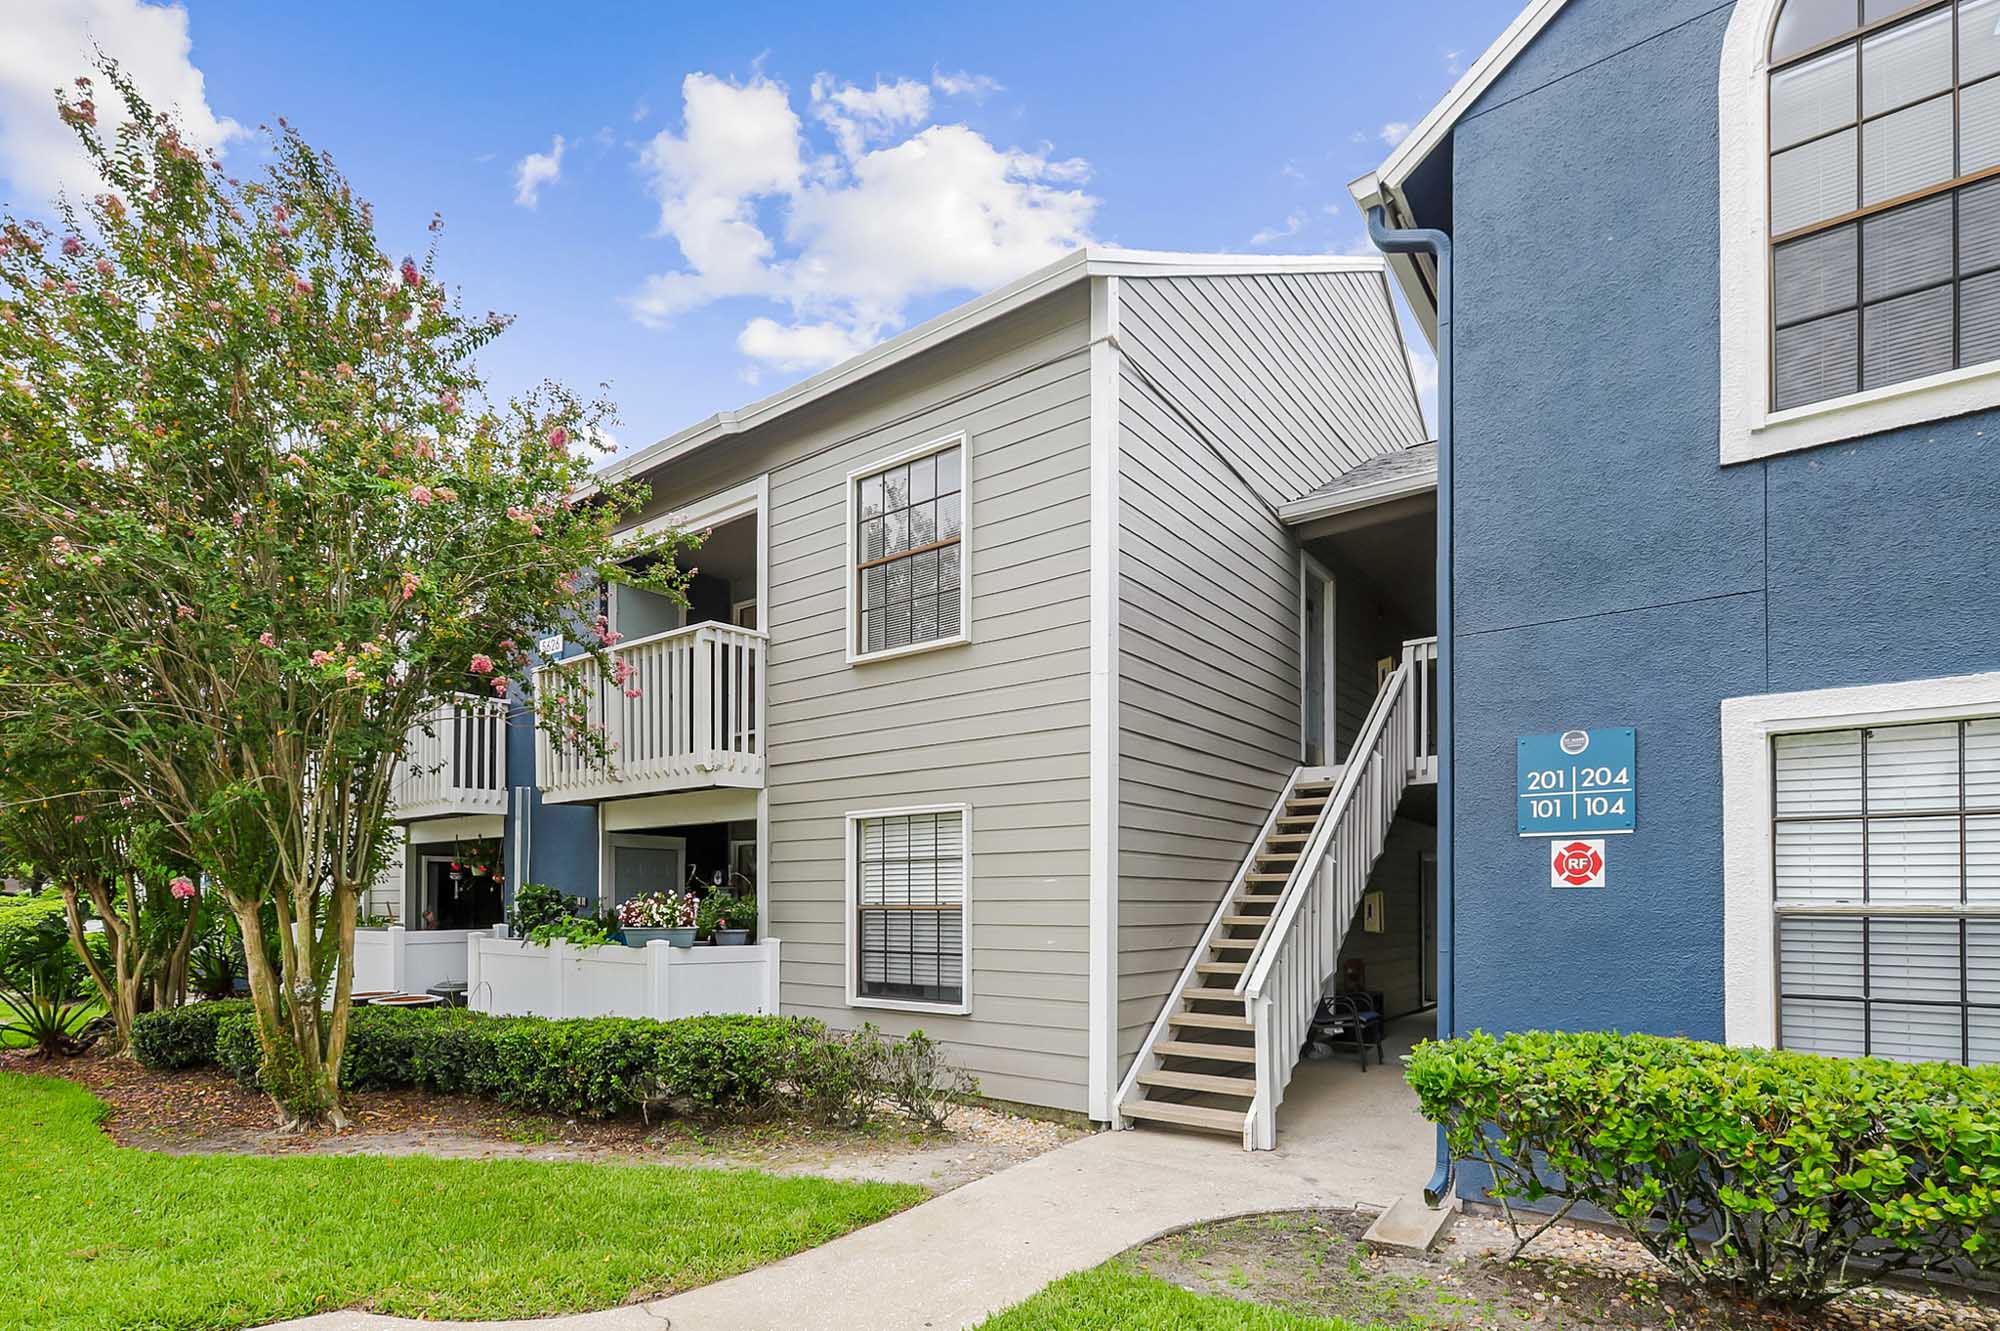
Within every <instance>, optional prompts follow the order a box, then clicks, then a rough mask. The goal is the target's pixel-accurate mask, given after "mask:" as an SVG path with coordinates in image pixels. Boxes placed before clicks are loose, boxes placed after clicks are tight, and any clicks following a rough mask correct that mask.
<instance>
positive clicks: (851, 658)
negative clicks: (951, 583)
mask: <svg viewBox="0 0 2000 1331" xmlns="http://www.w3.org/2000/svg"><path fill="white" fill-rule="evenodd" d="M953 445H957V446H958V450H959V454H958V466H959V472H958V496H959V497H958V521H959V533H958V632H957V633H955V634H953V635H952V636H951V637H949V638H934V639H932V640H931V641H929V642H913V643H911V644H910V645H909V646H907V647H890V648H887V649H886V650H883V651H879V652H866V651H862V650H861V649H860V645H859V644H860V642H861V576H860V570H859V569H857V568H856V567H855V563H856V560H857V559H858V558H859V552H858V551H857V550H856V549H855V528H856V525H857V523H858V521H859V517H860V515H859V513H858V512H857V511H856V510H857V507H858V505H857V502H856V496H857V494H858V492H859V489H860V482H861V479H862V477H864V476H873V475H874V474H875V473H876V472H878V471H887V470H888V469H889V468H890V467H900V466H902V465H903V464H904V463H905V462H914V461H916V460H917V459H918V458H921V457H928V456H930V455H931V454H932V453H942V452H943V451H944V450H945V449H947V448H950V447H952V446H953ZM843 511H844V512H845V513H846V514H847V539H846V542H845V546H844V548H845V550H846V552H847V664H849V665H862V664H864V663H866V662H870V661H892V660H895V659H896V658H897V657H902V656H915V655H916V654H917V653H919V652H934V651H937V650H938V649H939V648H941V647H960V646H963V645H964V644H966V643H969V642H971V641H972V436H971V434H969V433H968V432H966V431H964V430H955V431H953V432H952V433H950V434H947V435H942V436H940V437H938V438H936V439H933V440H931V441H929V442H928V443H923V444H918V445H917V446H916V447H915V448H906V449H904V450H903V451H902V452H900V453H892V454H890V455H889V456H888V457H885V458H878V459H877V460H875V461H873V462H870V463H869V464H868V465H866V466H864V467H856V468H855V469H854V470H853V471H850V472H848V473H847V502H846V504H845V505H843Z"/></svg>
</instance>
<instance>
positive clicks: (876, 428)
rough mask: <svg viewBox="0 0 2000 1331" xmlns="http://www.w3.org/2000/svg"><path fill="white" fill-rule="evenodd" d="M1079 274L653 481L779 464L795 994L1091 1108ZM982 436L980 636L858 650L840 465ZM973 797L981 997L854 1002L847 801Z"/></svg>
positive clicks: (774, 640)
mask: <svg viewBox="0 0 2000 1331" xmlns="http://www.w3.org/2000/svg"><path fill="white" fill-rule="evenodd" d="M1088 323H1089V318H1088V304H1087V300H1086V292H1085V288H1084V287H1083V286H1082V285H1081V284H1079V285H1077V286H1075V287H1073V288H1071V289H1069V290H1068V291H1065V292H1063V293H1060V294H1058V295H1056V296H1054V297H1051V298H1050V299H1047V300H1044V301H1041V302H1038V303H1036V304H1034V305H1031V306H1029V307H1027V308H1025V309H1024V310H1022V311H1020V312H1019V313H1017V314H1014V315H1010V316H1008V317H1007V318H1005V319H1003V320H1001V321H998V322H996V323H995V324H994V325H992V326H991V327H989V328H987V329H984V330H981V331H979V332H977V333H974V334H970V335H968V336H967V337H964V338H959V339H956V340H954V341H953V342H950V343H947V344H945V345H944V346H942V347H940V348H938V349H937V350H936V351H933V352H929V353H926V354H925V355H924V356H922V357H920V358H918V359H917V360H915V361H913V362H911V363H910V364H908V365H906V366H902V367H899V368H898V369H896V370H893V371H889V372H886V373H884V374H882V375H879V376H876V377H875V378H874V379H871V380H869V381H867V382H865V383H862V384H859V385H857V386H856V387H855V388H853V389H851V390H849V391H847V392H844V393H842V394H840V395H838V396H836V397H835V398H833V399H830V400H829V401H828V402H826V403H823V404H821V405H819V406H816V407H813V408H810V409H807V410H806V411H803V412H799V413H796V414H795V415H794V416H793V417H789V418H786V419H784V420H781V421H779V422H777V423H775V424H774V425H773V426H771V427H769V428H767V429H765V430H761V431H758V432H755V433H752V434H749V435H746V436H744V437H743V438H741V439H739V440H735V441H732V442H730V443H728V444H725V445H721V446H718V447H716V448H713V449H710V450H707V452H708V453H711V454H715V455H716V456H715V457H712V458H711V457H707V456H697V457H695V458H690V459H688V460H687V461H686V462H685V463H682V464H677V465H674V466H670V467H668V468H665V469H662V470H661V471H660V472H657V473H655V476H654V485H655V495H656V497H655V501H654V503H653V505H652V508H653V510H654V511H657V512H670V511H672V510H673V509H675V508H679V507H683V506H685V505H687V504H689V503H692V502H693V501H695V500H696V499H698V498H699V497H700V496H702V495H704V494H707V493H712V492H714V491H716V490H719V489H722V488H724V487H726V486H729V485H733V484H737V483H740V482H741V481H744V480H747V479H750V478H752V477H754V476H756V475H757V474H759V473H760V472H763V471H766V470H768V471H769V473H770V514H769V517H770V524H771V530H770V552H771V569H770V598H769V599H770V604H769V605H768V606H767V607H765V609H764V626H765V628H766V629H767V631H768V632H769V633H770V636H771V646H770V664H769V674H768V698H769V723H768V727H767V731H768V734H767V754H768V763H769V766H768V781H769V786H770V847H771V848H770V860H771V863H770V865H769V866H768V868H767V871H766V872H767V876H768V877H769V879H770V883H769V891H770V900H771V910H770V916H771V918H770V920H769V928H770V932H771V933H772V934H773V935H774V936H775V937H778V938H780V939H782V940H783V942H784V962H783V966H782V968H781V976H780V979H781V986H782V1001H783V1005H784V1010H785V1011H786V1012H790V1013H796V1014H799V1015H804V1016H811V1017H817V1018H819V1019H821V1020H823V1021H826V1022H827V1023H828V1024H829V1025H833V1026H836V1027H841V1028H853V1027H856V1026H859V1025H860V1024H861V1023H862V1022H863V1021H872V1022H874V1023H875V1024H876V1025H878V1026H880V1027H881V1028H883V1029H884V1030H885V1031H889V1032H892V1033H904V1032H907V1031H909V1030H912V1029H917V1028H921V1029H923V1030H925V1031H926V1032H928V1033H929V1034H931V1035H932V1036H934V1037H936V1038H938V1039H940V1040H943V1041H945V1042H946V1043H947V1045H948V1046H949V1047H950V1048H951V1050H952V1052H953V1054H954V1055H955V1056H956V1057H957V1059H958V1060H959V1061H960V1062H961V1063H963V1064H964V1065H965V1066H966V1067H968V1068H969V1069H971V1070H972V1071H973V1072H974V1073H975V1074H976V1075H978V1077H979V1078H980V1081H981V1085H982V1089H983V1090H984V1091H985V1092H986V1093H987V1094H989V1095H994V1096H998V1097H1001V1098H1003V1099H1012V1100H1020V1101H1025V1102H1030V1103H1035V1104H1044V1105H1053V1106H1058V1107H1062V1108H1067V1109H1082V1108H1083V1107H1084V1105H1085V1087H1084V1083H1085V1075H1086V1069H1087V1045H1086V1030H1087V1015H1088V1011H1089V1000H1088V981H1087V975H1088V964H1089V871H1090V866H1089V841H1090V827H1089V819H1090V804H1089V799H1090V736H1089V720H1090V683H1089V674H1088V672H1089V666H1090V588H1089V581H1090V447H1089V443H1090V390H1089V381H1088V374H1087V370H1088V359H1089V358H1088V356H1087V355H1086V354H1085V352H1084V345H1085V343H1086V342H1087V340H1088ZM957 430H965V431H967V432H968V433H969V434H970V436H971V440H972V444H971V451H970V457H969V473H968V474H969V476H970V478H971V511H972V520H971V529H970V530H971V544H972V621H971V623H972V639H973V640H972V642H971V643H969V644H967V645H965V646H960V647H948V648H942V649H939V650H937V651H932V652H924V653H919V654H916V655H912V656H908V657H904V658H901V659H897V660H890V661H880V662H872V663H864V664H861V665H853V666H850V665H849V664H848V663H847V660H846V652H845V643H846V637H845V635H846V633H847V605H846V597H847V587H846V566H845V560H846V533H845V530H844V528H845V522H846V478H847V475H848V473H849V472H850V471H852V470H854V469H856V468H858V467H862V466H866V465H867V464H869V463H870V462H873V461H875V460H877V459H879V458H884V457H887V456H889V455H891V454H893V453H897V452H901V451H903V450H905V449H907V448H910V447H912V446H914V445H917V444H921V443H924V442H926V441H927V440H930V439H935V438H938V437H940V436H942V435H944V434H948V433H951V432H954V431H957ZM957 803H964V804H969V805H971V806H972V824H973V837H972V884H971V907H970V913H971V928H970V931H969V939H970V944H971V948H972V971H973V975H972V990H973V992H972V998H971V1006H972V1013H971V1015H970V1016H966V1017H959V1016H949V1015H934V1014H931V1013H922V1014H914V1013H903V1012H897V1011H891V1010H883V1009H875V1008H853V1007H849V1006H848V1005H847V1002H846V940H847V927H848V921H847V918H846V905H845V891H846V888H845V873H844V865H843V862H842V857H843V855H844V853H845V841H844V836H845V816H846V814H847V813H848V812H849V811H852V810H861V809H871V808H890V807H901V806H908V805H922V804H957Z"/></svg>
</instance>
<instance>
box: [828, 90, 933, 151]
mask: <svg viewBox="0 0 2000 1331" xmlns="http://www.w3.org/2000/svg"><path fill="white" fill-rule="evenodd" d="M812 111H813V118H814V119H816V120H818V121H819V122H820V123H821V124H823V125H825V126H826V127H827V128H828V129H830V130H832V131H833V136H834V138H835V139H837V140H838V141H839V143H840V151H841V153H842V155H844V156H845V157H846V158H847V159H848V160H849V161H852V160H853V159H855V158H856V157H859V156H860V155H861V154H862V152H863V151H864V150H865V149H866V148H867V146H868V145H869V144H870V143H872V142H875V141H877V140H880V139H886V138H890V137H892V136H893V135H895V133H896V132H897V131H898V130H901V129H903V128H904V127H905V126H908V125H917V124H921V123H923V121H925V120H926V119H928V118H929V117H930V113H931V90H930V88H929V86H928V85H926V84H922V83H918V82H917V81H915V80H914V79H898V80H896V82H894V83H884V82H882V80H881V79H879V78H878V79H876V80H875V86H874V87H873V88H858V87H856V86H855V85H853V84H851V83H842V84H836V83H835V82H834V80H833V75H831V74H816V75H814V76H813V81H812Z"/></svg>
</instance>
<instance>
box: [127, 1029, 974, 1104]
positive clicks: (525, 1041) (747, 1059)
mask: <svg viewBox="0 0 2000 1331" xmlns="http://www.w3.org/2000/svg"><path fill="white" fill-rule="evenodd" d="M204 1008H207V1009H222V1012H221V1013H220V1014H219V1020H211V1022H210V1024H209V1027H208V1029H207V1031H206V1032H205V1034H206V1039H205V1040H204V1039H203V1038H201V1036H200V1035H198V1034H195V1033H193V1032H192V1031H189V1032H187V1033H184V1034H183V1033H181V1032H180V1031H178V1030H176V1031H175V1032H173V1033H171V1034H170V1033H169V1032H168V1031H157V1032H156V1031H155V1030H154V1027H155V1026H156V1025H159V1024H161V1019H163V1018H167V1019H172V1018H176V1017H180V1014H181V1013H196V1012H199V1011H201V1010H202V1009H204ZM188 1024H189V1023H188V1020H187V1018H185V1017H182V1018H181V1026H182V1027H185V1026H187V1025H188ZM141 1025H142V1027H143V1028H145V1030H146V1035H145V1037H144V1040H145V1045H144V1048H145V1049H147V1050H154V1051H157V1052H151V1053H148V1052H142V1053H141V1057H142V1058H143V1059H145V1060H146V1061H147V1062H148V1063H149V1064H150V1065H151V1066H156V1067H186V1066H190V1061H189V1060H194V1059H196V1056H197V1055H198V1054H199V1053H200V1051H202V1050H206V1051H209V1059H210V1060H212V1061H213V1062H214V1063H216V1064H217V1065H219V1066H221V1067H222V1068H223V1069H225V1070H226V1071H228V1072H229V1073H230V1074H231V1075H232V1076H234V1077H235V1078H236V1079H237V1080H238V1081H239V1082H241V1083H243V1084H244V1085H246V1086H255V1085H257V1084H258V1079H259V1071H260V1060H261V1058H262V1054H261V1051H260V1050H259V1048H258V1044H257V1028H256V1014H255V1013H254V1012H253V1011H252V1010H251V1009H250V1005H249V1004H248V1003H247V1002H238V1003H204V1004H200V1005H198V1006H196V1007H192V1008H183V1009H180V1010H179V1012H178V1013H155V1014H151V1015H149V1016H148V1017H146V1018H144V1019H142V1022H141ZM140 1038H141V1037H138V1036H137V1035H135V1041H136V1040H138V1039H140ZM913 1038H914V1040H915V1043H914V1044H912V1043H911V1042H909V1041H904V1042H894V1043H890V1044H888V1045H887V1046H886V1047H885V1045H884V1042H883V1041H882V1040H881V1038H880V1036H879V1035H878V1034H877V1033H876V1032H875V1031H874V1029H873V1028H872V1027H870V1028H868V1030H867V1031H866V1032H864V1034H863V1035H860V1036H847V1035H841V1034H838V1033H835V1032H832V1031H829V1030H827V1028H826V1027H825V1026H823V1025H821V1024H820V1023H819V1022H817V1021H810V1020H807V1019H805V1018H799V1017H750V1016H709V1017H688V1018H685V1019H682V1020H680V1021H648V1020H644V1019H640V1018H627V1017H588V1018H577V1019H574V1020H569V1021H548V1020H544V1019H543V1018H541V1017H488V1016H482V1015H480V1014H478V1013H474V1012H466V1011H463V1010H449V1009H439V1008H393V1007H391V1008H383V1007H361V1008H356V1009H354V1012H353V1013H352V1015H351V1016H350V1018H349V1021H348V1030H347V1052H346V1057H345V1059H344V1061H343V1062H342V1064H341V1070H340V1074H341V1075H340V1080H341V1085H342V1086H344V1087H346V1088H348V1089H350V1090H384V1089H389V1088H393V1087H401V1086H417V1087H422V1088H423V1089H425V1090H431V1091H438V1092H441V1093H444V1094H449V1095H478V1096H485V1097H488V1098H491V1099H494V1100H498V1101H500V1102H501V1103H503V1104H507V1105H511V1106H513V1107H515V1108H518V1109H525V1110H530V1111H534V1112H538V1113H551V1114H564V1115H574V1116H587V1117H595V1118H603V1117H608V1116H610V1115H613V1114H620V1113H628V1112H631V1111H633V1110H647V1111H650V1110H656V1109H658V1110H666V1111H670V1112H673V1113H680V1114H691V1115H699V1116H705V1117H706V1116H721V1115H728V1116H731V1117H736V1118H745V1117H761V1116H766V1115H795V1116H799V1117H804V1118H810V1119H813V1120H815V1121H818V1122H826V1123H833V1124H838V1125H843V1126H846V1125H856V1124H860V1123H864V1122H866V1121H867V1120H868V1118H869V1117H870V1115H871V1114H872V1113H873V1112H874V1111H875V1110H876V1109H877V1108H878V1107H884V1106H886V1107H889V1108H893V1109H897V1110H900V1111H902V1112H904V1113H907V1114H908V1115H909V1116H910V1117H911V1118H912V1119H913V1120H915V1121H916V1122H917V1123H918V1124H919V1125H920V1126H932V1127H934V1126H936V1122H937V1120H938V1119H939V1118H940V1117H941V1113H940V1112H939V1111H938V1110H937V1108H936V1106H935V1105H934V1104H933V1103H932V1102H931V1101H928V1100H926V1099H925V1098H924V1093H922V1092H919V1091H917V1090H913V1089H912V1088H913V1087H914V1086H915V1085H916V1084H917V1083H918V1081H920V1080H921V1081H922V1083H923V1085H925V1086H934V1087H942V1088H944V1089H945V1093H946V1094H950V1095H955V1094H959V1093H962V1092H963V1091H965V1090H966V1089H967V1083H968V1082H969V1079H967V1078H965V1077H964V1076H963V1074H960V1073H957V1072H955V1071H952V1070H950V1069H949V1068H948V1065H946V1064H945V1063H944V1061H943V1059H942V1058H941V1056H940V1055H939V1054H938V1051H937V1047H936V1046H935V1045H933V1044H931V1043H930V1042H929V1041H926V1040H923V1039H921V1037H913ZM903 1049H908V1050H909V1054H908V1055H907V1056H905V1055H902V1054H899V1053H898V1052H897V1051H899V1050H903ZM169 1051H171V1052H169ZM167 1057H172V1058H173V1059H175V1060H176V1061H173V1062H166V1061H159V1060H164V1059H165V1058H167ZM926 1105H932V1108H931V1111H930V1112H926V1108H925V1107H926Z"/></svg>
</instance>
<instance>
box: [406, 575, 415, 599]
mask: <svg viewBox="0 0 2000 1331" xmlns="http://www.w3.org/2000/svg"><path fill="white" fill-rule="evenodd" d="M416 594H417V575H416V574H414V573H409V572H405V573H404V574H403V599H404V600H405V601H407V600H409V599H410V598H411V597H413V596H415V595H416Z"/></svg>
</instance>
